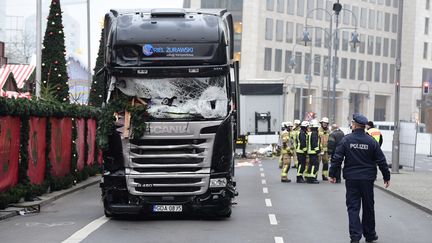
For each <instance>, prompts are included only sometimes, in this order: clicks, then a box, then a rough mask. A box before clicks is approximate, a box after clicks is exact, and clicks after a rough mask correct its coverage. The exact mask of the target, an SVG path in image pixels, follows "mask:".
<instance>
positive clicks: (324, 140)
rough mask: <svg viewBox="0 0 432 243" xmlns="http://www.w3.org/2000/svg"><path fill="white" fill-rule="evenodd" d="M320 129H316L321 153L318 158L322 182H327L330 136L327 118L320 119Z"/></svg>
mask: <svg viewBox="0 0 432 243" xmlns="http://www.w3.org/2000/svg"><path fill="white" fill-rule="evenodd" d="M320 123H321V127H320V128H318V134H319V136H320V140H321V141H320V142H321V153H320V156H319V161H321V163H322V164H323V167H322V168H323V169H322V175H321V176H322V180H323V181H327V180H328V169H329V154H328V141H329V135H330V129H329V119H328V118H327V117H323V118H322V119H321V122H320Z"/></svg>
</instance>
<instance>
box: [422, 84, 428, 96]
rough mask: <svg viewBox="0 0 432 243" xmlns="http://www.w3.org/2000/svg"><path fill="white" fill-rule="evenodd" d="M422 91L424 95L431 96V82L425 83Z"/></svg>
mask: <svg viewBox="0 0 432 243" xmlns="http://www.w3.org/2000/svg"><path fill="white" fill-rule="evenodd" d="M422 90H423V94H424V95H427V94H429V81H427V82H423V87H422Z"/></svg>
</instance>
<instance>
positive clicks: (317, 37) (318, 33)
mask: <svg viewBox="0 0 432 243" xmlns="http://www.w3.org/2000/svg"><path fill="white" fill-rule="evenodd" d="M322 32H323V31H322V29H320V28H316V29H315V46H316V47H321V42H322Z"/></svg>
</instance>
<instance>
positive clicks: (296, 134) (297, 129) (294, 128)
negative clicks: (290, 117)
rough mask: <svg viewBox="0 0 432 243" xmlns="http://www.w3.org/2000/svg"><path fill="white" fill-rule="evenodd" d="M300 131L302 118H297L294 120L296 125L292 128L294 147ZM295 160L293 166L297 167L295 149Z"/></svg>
mask: <svg viewBox="0 0 432 243" xmlns="http://www.w3.org/2000/svg"><path fill="white" fill-rule="evenodd" d="M299 132H300V120H298V119H295V120H294V127H293V128H292V131H291V139H292V141H294V147H295V146H296V142H297V136H298V134H299ZM293 160H294V165H293V166H292V168H297V165H298V160H297V154H296V151H295V150H294V153H293Z"/></svg>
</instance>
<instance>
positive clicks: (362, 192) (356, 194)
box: [345, 180, 376, 240]
mask: <svg viewBox="0 0 432 243" xmlns="http://www.w3.org/2000/svg"><path fill="white" fill-rule="evenodd" d="M373 185H374V181H372V180H345V187H346V205H347V210H348V218H349V232H350V237H351V240H360V239H361V237H362V234H363V235H364V236H365V238H366V240H368V239H373V238H374V236H375V235H376V232H375V211H374V191H373ZM361 206H362V212H363V215H362V220H361V221H360V217H359V214H360V207H361Z"/></svg>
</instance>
